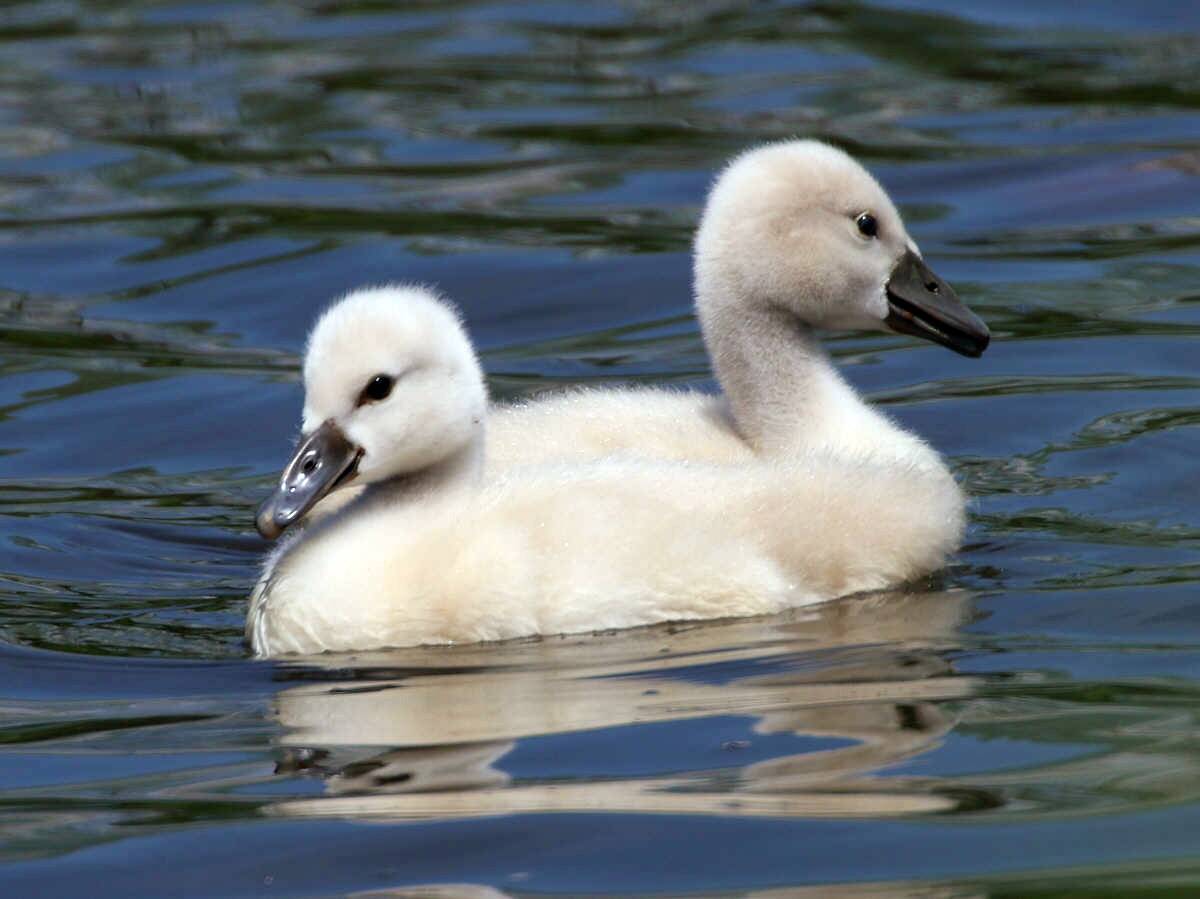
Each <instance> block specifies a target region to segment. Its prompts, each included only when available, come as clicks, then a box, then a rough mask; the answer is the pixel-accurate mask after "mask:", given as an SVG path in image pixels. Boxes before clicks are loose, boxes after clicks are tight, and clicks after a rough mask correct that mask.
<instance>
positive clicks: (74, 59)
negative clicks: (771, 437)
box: [0, 0, 1200, 897]
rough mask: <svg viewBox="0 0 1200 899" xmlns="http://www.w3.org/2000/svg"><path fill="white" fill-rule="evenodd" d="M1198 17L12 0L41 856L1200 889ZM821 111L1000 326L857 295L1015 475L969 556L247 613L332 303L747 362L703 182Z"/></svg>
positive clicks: (496, 336) (479, 888) (538, 336)
mask: <svg viewBox="0 0 1200 899" xmlns="http://www.w3.org/2000/svg"><path fill="white" fill-rule="evenodd" d="M1198 59H1200V11H1198V10H1197V9H1196V8H1194V7H1193V5H1191V4H1180V3H1176V2H1167V0H1149V2H1143V3H1139V4H1137V5H1135V6H1131V5H1129V4H1124V3H1115V2H1104V3H1093V4H1078V3H1066V2H1047V0H1042V2H1037V3H1032V2H1019V3H1007V2H1006V3H1000V2H993V3H984V2H974V3H972V2H965V3H964V2H953V3H951V2H940V0H895V2H876V3H847V4H835V3H811V4H803V3H801V4H784V3H773V2H766V3H755V4H733V3H721V2H702V3H690V4H666V3H663V4H652V3H641V2H632V0H631V2H627V3H595V4H586V5H585V4H574V3H567V2H546V3H508V4H506V3H449V2H445V3H416V4H413V3H409V4H400V3H388V2H378V0H354V2H340V3H320V2H313V3H307V4H270V3H251V2H245V3H216V4H187V3H115V2H108V3H88V4H83V3H71V2H49V0H42V2H31V3H16V4H10V5H8V6H6V7H5V9H4V11H3V12H0V98H2V102H0V636H2V638H3V639H2V642H0V891H3V892H4V894H5V895H13V896H18V895H38V896H75V895H78V894H79V892H80V890H81V889H86V890H88V891H91V892H92V894H95V895H100V894H102V893H104V894H109V895H120V896H125V897H129V896H161V895H172V896H191V895H196V896H241V895H247V896H248V895H262V894H267V893H268V892H269V894H270V895H278V896H333V895H349V894H354V895H368V894H371V893H373V892H376V891H390V892H388V893H387V894H388V895H392V896H403V895H411V896H430V895H436V896H447V897H449V896H458V897H493V896H501V895H509V896H524V895H529V896H533V895H539V896H542V895H563V896H568V895H569V896H576V895H650V894H655V895H672V896H674V895H701V894H702V895H707V896H713V895H720V896H746V895H754V896H761V897H767V896H770V897H782V896H789V897H804V896H818V895H819V896H835V897H837V896H847V897H849V896H854V897H865V896H872V897H873V896H885V895H886V896H893V895H900V896H939V897H940V896H1035V895H1054V896H1063V895H1089V896H1094V895H1121V896H1133V895H1140V896H1158V895H1163V896H1166V895H1189V894H1191V893H1192V892H1193V891H1196V890H1200V852H1198V849H1200V846H1198V843H1200V837H1198V836H1197V835H1198V834H1200V750H1198V747H1197V733H1198V730H1197V720H1196V719H1197V716H1198V715H1200V651H1198V649H1200V599H1198V593H1197V582H1198V580H1200V555H1198V550H1200V515H1198V514H1197V512H1196V504H1195V502H1194V499H1195V497H1196V487H1195V484H1196V476H1195V473H1194V472H1195V459H1196V457H1197V442H1196V437H1197V431H1196V427H1197V425H1198V424H1200V405H1198V404H1197V399H1196V398H1197V393H1196V389H1197V387H1198V386H1200V376H1198V375H1197V374H1196V361H1195V360H1196V359H1197V352H1198V350H1200V200H1198V198H1200V64H1198V63H1197V60H1198ZM794 135H805V136H815V137H820V138H823V139H826V140H830V141H833V142H835V143H837V144H838V145H840V146H842V147H845V148H847V149H849V150H850V151H851V152H853V153H855V154H856V155H858V156H859V157H860V158H861V159H863V160H864V162H866V163H867V164H868V165H869V166H870V167H871V168H872V170H873V171H874V172H876V173H877V174H878V176H879V178H880V179H881V180H882V181H883V183H884V184H885V185H886V186H887V187H888V189H889V190H890V191H891V192H892V194H893V196H894V197H895V198H896V199H897V201H898V202H899V203H900V205H901V207H902V209H903V212H904V214H905V216H906V217H907V219H908V221H909V224H910V230H911V231H912V233H913V235H914V237H915V238H916V239H917V240H918V242H919V243H920V244H921V247H922V249H923V250H924V252H925V254H926V256H927V257H928V258H929V259H930V261H931V262H932V263H933V264H934V266H935V268H936V269H937V270H938V271H939V273H941V274H942V275H943V276H944V277H946V278H947V279H948V280H950V281H952V282H953V283H954V284H955V285H956V286H957V288H958V289H959V292H960V293H961V295H962V296H963V297H964V298H965V299H966V300H967V301H968V302H969V303H970V304H971V305H972V307H973V308H975V309H976V310H977V311H978V312H979V313H980V314H981V315H982V316H983V317H984V318H986V319H987V320H988V322H989V323H990V324H991V326H992V328H993V333H994V336H995V343H994V344H993V346H992V348H991V349H990V350H989V351H988V353H987V355H986V356H985V357H984V358H983V359H981V360H979V361H970V360H965V359H962V358H959V357H956V356H953V355H952V354H950V353H947V352H946V351H945V350H942V349H940V348H938V347H935V346H932V345H926V344H917V343H915V342H913V341H911V340H907V339H903V338H899V337H891V336H885V335H849V336H845V337H842V338H840V339H837V340H836V341H834V342H833V343H832V348H833V351H834V353H835V355H836V356H837V358H838V360H839V362H840V363H841V364H842V365H843V367H844V370H845V371H846V373H847V375H848V377H849V378H850V379H851V380H852V381H853V382H854V383H855V384H856V385H857V386H858V387H859V388H860V389H861V390H863V391H864V392H865V393H867V394H868V395H869V396H870V397H872V398H873V399H874V400H875V401H877V402H879V403H882V404H884V405H885V406H886V407H887V409H888V410H889V412H890V413H891V414H893V415H894V416H895V417H896V418H897V419H899V420H900V421H901V422H903V423H904V424H905V425H907V426H910V427H912V428H914V429H916V430H917V431H919V432H920V433H921V434H922V435H924V436H926V437H927V438H928V439H929V440H930V441H931V442H932V443H933V444H934V445H936V446H937V447H938V448H939V449H940V450H941V451H942V452H944V453H945V454H946V455H947V457H948V458H949V459H950V460H951V461H952V464H953V466H954V469H955V471H956V473H957V474H958V475H959V477H960V478H961V479H962V481H963V482H964V484H965V485H966V486H967V488H968V490H969V491H970V492H971V494H972V495H973V496H974V497H976V499H975V501H974V503H973V506H972V526H971V530H970V533H969V535H968V544H967V546H966V548H965V549H964V551H963V552H962V553H961V554H960V555H959V556H958V557H957V558H956V560H955V561H954V563H953V564H952V565H951V566H950V568H949V569H948V570H947V571H946V572H945V573H943V574H942V575H941V576H939V577H938V578H936V579H934V580H932V581H930V582H929V583H928V584H923V585H920V588H919V589H916V590H913V591H910V592H908V593H906V594H903V595H888V596H881V597H867V598H855V599H852V600H848V601H845V602H840V603H835V604H832V605H830V606H828V607H824V608H819V609H809V610H803V611H801V612H797V613H794V614H791V615H785V616H782V617H780V618H777V619H769V620H761V621H751V622H730V623H712V624H705V625H695V626H687V627H674V628H651V629H646V630H642V631H637V632H633V633H626V634H606V635H599V636H595V637H571V638H561V639H548V640H544V641H529V642H519V643H516V644H512V645H503V646H481V647H461V648H455V649H437V650H434V649H426V650H408V651H403V652H395V653H376V654H369V655H362V656H356V657H341V658H328V659H323V660H321V661H320V662H319V663H312V664H267V663H256V662H252V661H249V660H248V659H247V658H246V652H245V649H244V647H243V646H242V643H241V625H242V619H243V616H244V612H245V596H246V593H247V591H248V589H249V587H250V585H251V584H252V583H253V581H254V578H255V576H256V571H257V566H258V563H259V559H260V556H261V553H262V552H263V551H264V545H263V544H262V542H261V541H260V540H259V538H258V537H257V536H256V535H255V534H254V532H253V529H252V526H251V522H252V513H253V509H254V506H255V504H256V503H257V501H258V500H259V499H260V498H261V496H262V495H263V494H264V492H265V490H266V489H267V487H268V485H269V484H270V482H271V480H272V479H273V476H274V474H275V472H276V471H277V469H278V467H279V466H280V465H281V464H282V462H283V461H284V459H285V457H286V454H287V450H288V444H289V440H290V438H291V436H292V435H293V434H294V432H295V427H296V421H297V419H298V413H299V405H300V390H299V384H298V362H299V359H298V353H299V350H300V347H301V346H302V341H303V337H304V333H305V330H306V329H307V327H308V325H309V323H310V321H311V319H312V317H313V315H314V314H315V313H316V311H317V310H319V309H320V308H321V307H322V306H323V305H324V304H325V303H326V302H328V300H329V299H330V298H331V297H332V296H333V295H335V294H336V293H338V292H339V291H344V290H346V289H348V288H350V287H353V286H356V285H360V284H363V283H366V282H379V281H384V280H396V279H403V280H415V281H425V282H433V283H436V284H438V285H439V286H440V287H441V288H442V289H443V290H444V291H445V292H447V293H448V294H449V295H450V296H452V297H453V298H455V300H456V301H457V302H458V303H459V304H460V306H461V307H462V309H463V312H464V315H465V317H466V319H467V321H468V323H469V326H470V328H471V331H472V333H473V335H474V336H475V338H476V340H477V341H478V343H479V345H480V347H481V348H482V351H483V359H484V362H485V365H486V367H487V369H488V372H489V376H490V379H491V386H492V389H493V392H494V393H495V394H496V395H497V396H498V397H501V398H514V397H519V396H523V395H527V394H530V393H533V392H537V391H541V390H544V389H547V388H552V387H554V386H557V385H561V384H571V383H581V382H582V383H603V382H609V381H626V382H628V381H646V382H654V383H669V384H678V385H688V386H696V387H710V386H711V382H710V375H709V372H708V367H707V363H706V360H705V356H704V352H703V348H702V346H701V343H700V339H699V335H698V331H697V328H696V325H695V322H694V321H693V319H692V318H691V315H690V297H689V292H690V275H689V262H688V244H689V238H690V234H691V230H692V228H693V226H694V224H695V220H696V216H697V213H698V210H699V207H700V204H701V202H702V200H703V195H704V192H705V189H706V187H707V185H708V183H709V182H710V180H711V178H712V175H713V172H714V171H715V170H716V169H717V168H718V167H719V166H720V165H721V164H722V162H723V161H724V160H725V159H726V158H728V157H729V156H730V155H731V154H733V153H736V152H737V151H738V150H740V149H741V148H743V147H745V146H747V145H748V144H751V143H753V142H755V141H759V140H767V139H772V138H782V137H789V136H794ZM433 885H439V886H437V887H436V888H435V886H433ZM833 885H837V886H836V889H835V888H834V886H833ZM406 890H407V892H405V891H406Z"/></svg>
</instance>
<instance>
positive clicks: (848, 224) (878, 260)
mask: <svg viewBox="0 0 1200 899" xmlns="http://www.w3.org/2000/svg"><path fill="white" fill-rule="evenodd" d="M864 213H865V214H867V215H869V216H871V217H872V218H873V219H874V223H875V229H874V230H875V234H874V236H872V235H870V234H867V233H864V230H869V229H864V228H861V227H860V225H859V220H860V218H861V217H862V216H863V215H864ZM867 224H869V223H867ZM695 249H696V253H695V258H696V287H697V294H698V296H699V298H700V306H701V308H700V313H701V319H702V321H703V320H704V317H705V313H706V311H707V310H706V309H705V308H704V307H705V304H706V303H710V302H716V303H720V302H721V301H722V298H729V299H730V300H732V298H735V297H736V298H738V302H750V303H755V304H760V305H763V306H765V307H770V308H775V309H786V310H788V311H790V312H791V313H792V314H793V315H794V316H795V317H796V318H797V320H799V321H801V322H803V323H805V324H807V325H811V326H813V327H818V328H834V329H847V330H851V329H878V328H881V327H883V321H884V319H885V318H886V317H887V314H888V303H887V297H886V295H885V291H884V285H885V284H886V282H887V280H888V277H889V275H890V274H891V272H892V270H893V269H894V268H895V266H896V264H897V262H898V261H899V260H900V258H901V257H902V256H903V255H904V254H905V252H907V251H909V250H912V251H914V252H915V250H916V248H915V245H914V244H913V243H912V241H911V239H910V238H909V236H908V234H907V232H906V231H905V230H904V224H903V222H901V220H900V214H899V213H898V212H897V211H896V207H895V206H894V205H892V201H891V200H890V199H889V198H888V196H887V194H886V193H884V191H883V188H881V187H880V186H879V184H878V183H877V182H876V181H875V179H874V178H872V177H871V176H870V175H869V174H868V173H867V171H866V170H865V169H864V168H863V167H862V166H861V165H859V164H858V163H857V162H855V161H854V160H853V159H851V158H850V157H849V156H847V155H846V154H845V153H843V152H842V151H841V150H838V149H836V148H835V147H831V146H829V145H828V144H823V143H820V142H819V141H813V140H795V141H788V142H785V143H777V144H768V145H766V146H763V147H758V148H756V149H754V150H750V151H748V152H746V153H743V154H742V155H741V156H738V157H737V158H736V159H734V160H733V161H732V162H731V163H730V164H729V166H728V167H726V169H725V170H724V172H722V173H721V175H720V177H719V178H718V179H717V182H716V184H715V185H714V186H713V189H712V192H711V193H710V194H709V198H708V204H707V206H706V207H705V210H704V216H703V218H702V219H701V222H700V228H699V231H698V232H697V234H696V247H695Z"/></svg>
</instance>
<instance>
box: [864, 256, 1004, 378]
mask: <svg viewBox="0 0 1200 899" xmlns="http://www.w3.org/2000/svg"><path fill="white" fill-rule="evenodd" d="M887 300H888V315H887V318H886V319H884V323H885V324H886V325H887V326H888V327H889V328H891V329H892V330H893V331H897V332H899V333H900V334H911V335H913V336H914V337H923V338H925V339H926V340H932V341H933V342H934V343H940V344H941V345H942V346H945V347H949V348H950V349H952V350H954V351H955V352H956V353H962V354H963V355H964V356H971V357H978V356H982V355H983V351H984V350H986V349H987V345H988V341H990V340H991V334H990V333H989V332H988V326H987V325H985V324H984V323H983V320H982V319H981V318H980V317H979V316H978V315H976V314H975V313H974V312H972V311H971V310H970V309H968V308H967V307H966V306H965V305H963V301H962V300H960V299H959V298H958V295H957V294H955V292H954V289H953V288H952V287H951V286H950V285H949V284H947V283H946V282H945V281H943V280H942V279H941V278H939V277H938V276H937V275H935V274H934V273H933V270H932V269H930V268H929V266H927V265H926V264H925V260H923V259H922V258H921V257H920V256H918V255H917V254H916V253H914V252H913V251H912V250H909V251H908V252H906V253H905V254H904V255H903V256H901V257H900V261H899V262H897V263H896V267H895V268H894V269H892V275H891V277H890V278H888V282H887Z"/></svg>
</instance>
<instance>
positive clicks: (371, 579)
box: [247, 141, 964, 655]
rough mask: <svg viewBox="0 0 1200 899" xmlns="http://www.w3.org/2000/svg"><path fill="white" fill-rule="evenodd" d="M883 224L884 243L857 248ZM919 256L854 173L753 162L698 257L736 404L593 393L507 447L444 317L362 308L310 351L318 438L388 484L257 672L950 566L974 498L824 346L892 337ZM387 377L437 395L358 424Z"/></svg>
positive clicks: (562, 404)
mask: <svg viewBox="0 0 1200 899" xmlns="http://www.w3.org/2000/svg"><path fill="white" fill-rule="evenodd" d="M863 209H870V210H872V211H873V213H874V214H875V215H877V216H878V218H879V220H880V228H881V231H880V233H881V238H880V239H878V240H874V241H869V242H867V241H864V240H863V239H862V237H861V235H859V234H857V232H856V231H855V229H854V224H853V223H854V214H855V212H856V211H858V210H863ZM912 249H913V245H912V242H911V240H909V238H908V237H907V235H906V234H905V232H904V229H903V225H902V223H901V222H900V219H899V216H898V215H897V214H896V212H895V209H894V207H892V205H891V202H890V200H888V198H887V197H886V195H885V194H884V193H883V191H882V190H881V189H880V188H879V186H878V185H877V184H876V183H875V182H874V180H872V179H871V178H870V176H869V175H867V174H866V173H865V172H864V171H863V170H862V169H861V167H859V166H858V164H857V163H855V162H854V161H853V160H851V159H850V158H849V157H847V156H846V155H845V154H843V153H840V151H837V150H834V149H833V148H830V147H826V146H824V145H822V144H816V143H814V142H810V141H796V142H791V143H787V144H780V145H774V146H770V147H766V148H762V149H759V150H756V151H752V152H751V153H749V154H745V155H743V156H742V157H739V159H738V160H735V161H734V163H733V164H732V165H731V166H730V167H729V168H728V169H727V170H726V171H725V172H724V173H723V175H722V176H721V178H720V179H719V181H718V183H717V185H716V186H715V187H714V190H713V192H712V195H711V196H710V200H709V203H708V205H707V206H706V209H705V214H704V218H703V221H702V223H701V227H700V230H699V233H698V235H697V241H696V283H697V311H698V314H699V317H700V320H701V324H702V327H703V329H704V335H705V340H706V343H707V345H708V347H709V350H710V353H711V355H712V357H713V362H714V368H715V369H716V372H717V374H718V377H719V380H720V381H721V384H722V387H723V390H724V392H723V395H722V396H719V397H708V396H702V395H699V394H693V393H681V392H671V391H665V390H652V389H640V390H600V391H573V392H568V393H565V394H562V395H559V396H556V397H551V398H548V399H544V400H541V401H538V402H534V403H530V404H528V405H523V406H519V407H514V408H509V409H503V408H502V409H495V410H493V411H491V413H490V414H489V415H488V416H487V418H486V428H485V427H484V426H483V425H484V422H483V420H482V419H483V416H482V415H481V408H482V405H481V404H482V401H483V393H482V386H481V375H480V373H479V371H478V365H477V363H476V362H475V357H474V355H473V352H472V350H471V347H470V344H469V342H468V341H467V339H466V337H465V335H464V334H463V333H462V331H461V329H460V327H459V326H458V324H457V321H456V319H454V318H453V316H452V315H451V316H450V317H449V320H450V321H451V323H450V324H447V313H446V311H445V309H444V308H442V307H441V306H440V305H439V304H438V302H437V300H436V298H434V297H431V296H429V295H426V296H424V297H421V296H420V294H421V291H419V290H415V289H413V288H403V289H392V288H383V289H376V290H374V291H372V292H371V294H372V295H371V296H370V298H369V299H367V300H363V299H362V298H361V296H360V297H356V296H355V295H351V297H349V298H347V299H345V300H343V301H342V304H340V306H339V307H335V312H334V313H331V314H330V315H327V316H326V317H325V318H323V319H322V326H323V330H320V328H319V329H318V330H319V331H320V333H321V340H320V341H317V340H316V337H317V334H318V332H316V331H315V332H314V340H313V341H312V342H311V343H310V347H309V353H308V357H307V359H306V364H305V385H306V395H307V399H306V405H305V427H306V430H308V429H310V428H311V427H312V426H313V425H315V424H317V423H318V422H324V421H330V422H334V423H335V424H336V425H337V426H338V427H339V428H340V429H341V431H342V432H343V433H345V434H346V435H349V437H350V438H351V440H352V442H353V443H354V444H356V445H357V446H359V447H365V456H364V457H363V468H362V472H361V473H362V476H361V477H360V483H361V482H362V481H368V482H369V483H368V484H367V486H366V489H365V491H363V493H362V495H361V496H360V495H356V494H357V493H358V489H357V488H354V489H345V488H343V489H341V490H338V491H335V492H334V493H333V494H332V495H330V496H329V497H328V498H327V499H326V500H324V501H323V502H322V503H321V504H320V505H319V506H318V507H317V509H315V510H314V513H313V514H310V516H309V524H308V525H307V526H306V527H305V528H304V530H302V531H300V532H299V533H298V534H294V535H289V539H288V541H287V543H286V545H285V546H284V547H282V548H281V549H279V550H277V551H276V552H275V553H273V554H272V556H271V557H270V558H269V560H268V562H267V565H266V566H265V569H264V573H263V576H262V578H261V580H260V581H259V583H258V585H257V587H256V588H255V591H254V594H253V596H252V598H251V607H250V612H249V617H248V620H247V636H248V639H249V640H250V641H251V643H252V646H253V648H254V650H255V652H256V653H258V654H260V655H280V654H285V653H314V652H320V651H325V650H366V649H372V648H381V647H387V646H405V645H415V644H422V643H448V642H466V641H482V640H501V639H507V638H513V637H521V636H528V635H534V634H558V633H572V632H586V631H593V630H603V629H610V628H625V627H631V626H636V625H644V624H651V623H655V622H661V621H668V620H679V619H700V618H718V617H732V616H743V615H754V614H763V613H770V612H775V611H779V610H781V609H784V608H786V607H789V606H797V605H802V604H806V603H813V602H818V601H823V600H828V599H832V598H835V597H839V596H843V595H847V594H851V593H856V592H860V591H865V590H874V589H879V588H883V587H887V586H892V585H896V584H899V583H902V582H904V581H907V580H910V579H912V578H914V577H917V576H919V575H922V574H925V573H927V572H929V571H932V570H934V569H936V568H938V567H940V566H941V564H942V563H943V562H944V560H945V558H946V556H947V554H948V553H950V552H952V551H953V550H954V549H955V548H956V547H957V545H958V542H959V540H960V539H961V535H962V529H963V521H964V512H963V497H962V495H961V493H960V491H959V489H958V487H957V485H956V484H955V482H954V480H953V478H952V477H951V475H950V473H949V471H948V470H947V469H946V467H945V465H944V464H943V462H942V460H941V459H940V458H939V457H938V455H937V453H936V452H934V451H933V450H932V449H931V448H930V447H929V446H928V445H926V444H925V443H924V442H923V441H921V440H920V439H919V438H917V437H916V436H914V435H912V434H909V433H907V432H906V431H904V430H902V429H900V428H898V427H897V426H896V425H895V424H894V423H892V422H891V421H890V420H888V418H887V417H886V416H884V415H882V414H881V413H879V412H878V411H876V410H874V409H872V408H870V407H869V406H867V405H866V404H865V403H863V402H862V400H861V399H860V398H859V397H858V396H857V395H856V394H855V392H854V390H853V389H852V388H851V387H850V386H849V385H848V384H847V383H846V382H845V381H844V380H843V379H842V378H841V377H840V376H839V374H838V373H837V371H836V369H835V368H834V367H833V366H832V364H831V363H830V361H829V359H828V357H827V356H826V355H825V353H824V352H823V350H822V349H821V347H820V345H819V343H818V341H817V338H816V336H815V329H817V328H820V327H882V318H881V315H883V314H884V313H883V311H881V303H883V304H885V302H886V301H885V300H883V289H884V283H885V281H886V279H887V277H888V273H889V272H890V270H891V268H892V266H893V265H894V264H895V261H896V259H897V258H898V257H899V256H901V255H902V254H904V253H905V252H906V251H910V250H912ZM397 309H399V310H402V313H401V314H399V315H398V314H397ZM377 313H378V315H379V317H380V318H379V320H378V321H377V320H375V318H374V317H373V316H375V315H376V314H377ZM409 318H414V319H417V320H418V321H417V322H415V323H410V324H408V325H405V327H403V328H400V327H396V326H394V323H395V322H397V321H401V320H408V319H409ZM380 322H383V323H384V324H382V325H381V324H380ZM387 323H392V324H390V325H389V324H387ZM335 325H336V326H335ZM364 360H366V361H364ZM414 360H416V361H415V362H414ZM377 369H378V370H381V371H388V372H392V373H400V374H404V373H409V372H415V374H404V376H403V377H399V378H398V379H397V382H396V391H395V393H394V394H393V395H392V396H391V397H390V398H389V399H388V400H387V401H386V402H384V403H379V404H377V405H367V406H364V407H361V408H360V407H358V406H356V405H355V397H357V396H359V394H360V392H361V390H362V384H363V381H364V379H365V378H367V377H369V376H370V375H371V374H372V373H373V372H374V371H375V370H377ZM485 432H486V436H485ZM485 446H486V452H484V448H485ZM481 465H485V466H486V473H485V474H484V475H483V476H482V478H481V477H480V476H479V474H480V468H481ZM347 497H350V501H349V502H347V501H346V498H347Z"/></svg>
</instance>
